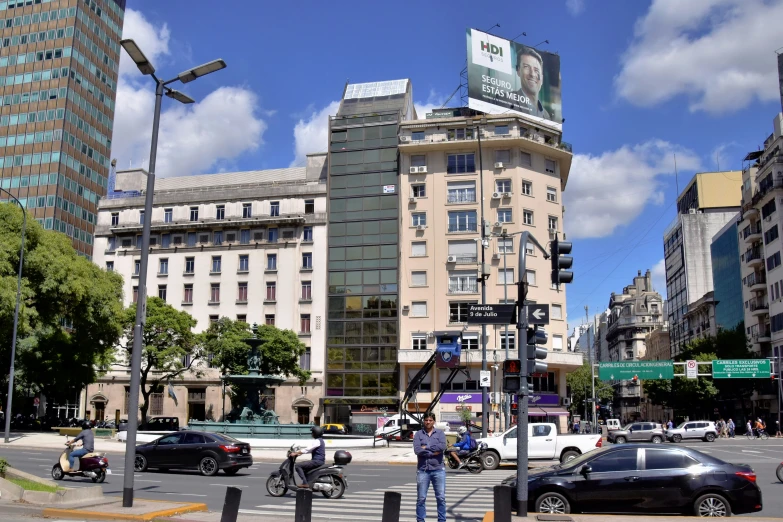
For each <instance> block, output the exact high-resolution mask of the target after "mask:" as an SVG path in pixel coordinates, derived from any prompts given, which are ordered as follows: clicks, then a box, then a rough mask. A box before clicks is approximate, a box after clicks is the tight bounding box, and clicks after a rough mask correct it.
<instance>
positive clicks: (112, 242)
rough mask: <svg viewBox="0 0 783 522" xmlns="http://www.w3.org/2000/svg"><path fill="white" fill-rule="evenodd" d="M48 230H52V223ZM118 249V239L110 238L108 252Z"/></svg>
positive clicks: (107, 246)
mask: <svg viewBox="0 0 783 522" xmlns="http://www.w3.org/2000/svg"><path fill="white" fill-rule="evenodd" d="M46 228H48V229H50V228H52V227H51V223H49V226H47V227H46ZM116 249H117V238H116V237H115V236H112V237H110V238H109V244H108V245H106V250H108V251H109V252H114V251H115V250H116Z"/></svg>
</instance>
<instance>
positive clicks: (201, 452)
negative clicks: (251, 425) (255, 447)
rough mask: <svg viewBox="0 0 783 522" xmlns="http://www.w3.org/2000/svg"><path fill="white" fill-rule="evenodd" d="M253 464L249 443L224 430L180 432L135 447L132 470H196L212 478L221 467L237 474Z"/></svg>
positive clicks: (229, 473) (227, 471)
mask: <svg viewBox="0 0 783 522" xmlns="http://www.w3.org/2000/svg"><path fill="white" fill-rule="evenodd" d="M252 465H253V457H252V455H251V454H250V444H247V443H245V442H240V441H238V440H236V439H235V438H233V437H229V436H228V435H223V434H221V433H205V432H202V431H181V432H177V433H170V434H168V435H164V436H163V437H160V438H158V439H155V440H154V441H152V442H149V443H147V444H141V445H139V446H136V460H135V461H134V464H133V469H134V471H136V472H142V471H146V470H147V469H149V468H156V469H158V470H161V471H165V470H169V469H196V470H198V471H199V472H200V473H201V474H202V475H205V476H208V477H211V476H212V475H215V474H217V472H218V470H221V469H222V470H223V472H224V473H225V474H226V475H234V474H236V473H237V472H238V471H239V470H240V469H242V468H249V467H250V466H252Z"/></svg>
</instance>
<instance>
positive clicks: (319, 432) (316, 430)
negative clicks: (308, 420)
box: [310, 426, 324, 439]
mask: <svg viewBox="0 0 783 522" xmlns="http://www.w3.org/2000/svg"><path fill="white" fill-rule="evenodd" d="M310 432H311V433H312V434H313V438H314V439H320V438H321V437H323V436H324V429H323V428H322V427H320V426H313V427H312V428H310Z"/></svg>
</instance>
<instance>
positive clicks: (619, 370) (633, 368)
mask: <svg viewBox="0 0 783 522" xmlns="http://www.w3.org/2000/svg"><path fill="white" fill-rule="evenodd" d="M634 376H636V377H638V378H639V379H641V380H645V379H672V378H674V364H673V363H672V361H628V362H605V363H598V378H599V379H601V380H602V381H618V380H628V379H633V378H634Z"/></svg>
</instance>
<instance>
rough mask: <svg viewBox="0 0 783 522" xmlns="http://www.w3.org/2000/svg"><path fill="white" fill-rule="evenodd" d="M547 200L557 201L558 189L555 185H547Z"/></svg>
mask: <svg viewBox="0 0 783 522" xmlns="http://www.w3.org/2000/svg"><path fill="white" fill-rule="evenodd" d="M546 200H547V201H552V202H555V203H556V202H557V189H556V188H554V187H547V188H546Z"/></svg>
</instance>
